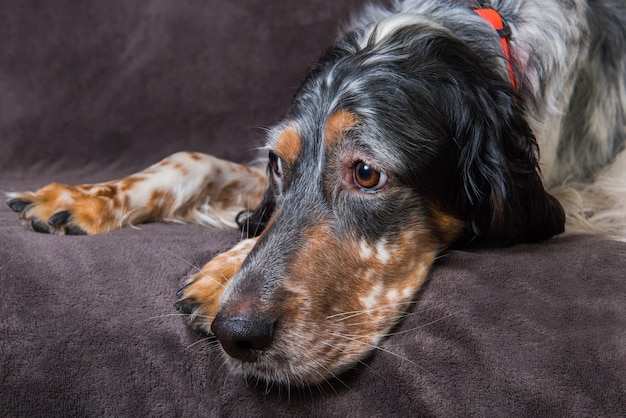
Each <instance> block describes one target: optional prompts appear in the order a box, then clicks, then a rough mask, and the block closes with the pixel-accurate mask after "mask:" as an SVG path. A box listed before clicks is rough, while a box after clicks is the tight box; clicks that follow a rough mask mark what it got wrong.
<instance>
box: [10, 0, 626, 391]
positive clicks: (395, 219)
mask: <svg viewBox="0 0 626 418" xmlns="http://www.w3.org/2000/svg"><path fill="white" fill-rule="evenodd" d="M484 3H485V4H483V3H482V2H479V1H474V0H404V1H396V2H395V3H393V4H392V5H391V6H389V7H383V6H375V5H370V6H368V7H366V8H365V10H364V11H363V12H362V13H361V14H359V15H357V16H356V17H355V18H353V19H352V20H351V21H350V22H349V23H347V24H346V25H345V26H344V28H343V29H342V30H341V32H340V35H339V36H338V37H337V39H336V41H335V43H334V44H333V45H332V46H331V47H330V48H329V49H328V50H327V51H326V52H325V53H324V55H323V56H322V57H321V59H320V60H319V62H317V63H316V64H315V65H313V67H312V68H311V69H310V70H309V72H308V73H307V75H306V77H305V79H304V81H303V83H302V85H301V86H300V87H299V89H298V91H297V93H296V94H295V97H294V99H293V101H292V103H291V107H290V109H289V111H288V113H287V115H286V116H285V118H284V119H283V121H282V122H280V123H279V124H277V125H276V126H275V127H274V128H272V129H271V130H270V132H269V134H268V141H267V147H266V152H267V153H268V158H267V159H266V160H265V161H264V162H263V163H262V164H259V165H249V166H245V165H239V164H235V163H231V162H228V161H224V160H220V159H217V158H215V157H212V156H209V155H204V154H199V153H193V152H181V153H177V154H174V155H172V156H170V157H168V158H166V159H164V160H163V161H161V162H159V163H158V164H155V165H153V166H151V167H149V168H147V169H145V170H144V171H141V172H139V173H136V174H133V175H130V176H128V177H126V178H123V179H120V180H115V181H110V182H106V183H101V184H93V185H80V186H68V185H61V184H50V185H48V186H45V187H43V188H42V189H40V190H38V191H36V192H23V193H12V194H10V195H9V201H8V204H9V206H10V207H11V208H12V209H13V210H14V211H15V212H18V213H19V217H20V219H21V221H22V222H23V223H24V224H26V225H27V226H29V227H30V228H32V229H33V230H35V231H38V232H45V233H54V234H61V235H63V234H68V235H71V234H100V233H105V232H108V231H111V230H115V229H119V228H122V227H124V226H128V225H135V224H139V223H142V222H147V221H165V222H193V223H197V224H202V225H209V226H214V227H232V228H237V227H238V228H241V229H243V231H244V232H245V233H246V235H245V236H246V237H247V238H246V239H244V240H243V241H241V242H240V243H239V244H237V245H236V246H235V247H234V248H233V249H231V250H230V251H227V252H225V253H223V254H220V255H218V256H217V257H215V258H214V259H213V260H211V261H210V262H209V263H208V264H207V265H206V266H204V267H203V268H202V270H201V271H200V272H198V273H197V274H195V275H193V276H192V277H191V278H190V279H189V282H188V284H187V285H186V286H185V287H184V288H183V289H181V290H180V291H179V292H178V294H177V297H178V301H177V302H176V305H175V306H176V308H177V309H178V310H179V311H181V312H182V313H184V314H185V315H186V316H187V317H188V318H189V320H190V321H191V323H193V324H195V325H196V326H198V327H199V328H201V329H203V330H204V331H207V332H209V333H212V334H214V335H215V336H216V337H217V339H218V340H219V342H220V343H221V346H222V348H223V351H224V352H225V353H226V354H225V356H224V357H225V360H226V362H227V363H228V365H229V366H230V369H231V370H232V371H233V373H235V374H237V375H240V376H243V377H251V378H256V379H259V380H265V381H267V382H271V383H278V384H284V385H298V386H306V385H310V384H315V383H319V382H322V381H325V380H327V379H330V378H332V377H333V376H336V375H338V374H340V373H342V372H344V371H345V370H347V369H349V368H351V367H352V366H353V365H354V364H355V363H356V362H358V361H360V360H362V359H363V358H364V357H366V356H367V355H368V354H369V353H370V352H371V351H372V350H373V349H375V348H376V347H377V346H379V344H380V342H381V340H382V339H383V338H385V336H386V335H387V334H388V333H389V331H390V329H391V328H392V327H393V326H394V325H395V324H396V322H397V321H398V319H399V318H400V317H401V316H402V314H403V312H404V311H405V309H406V307H407V305H408V304H410V303H411V302H412V301H413V300H414V298H415V295H416V292H417V291H418V290H419V289H420V287H421V286H422V285H423V284H424V282H425V280H426V278H427V275H428V271H429V269H430V267H431V265H432V264H433V262H434V261H435V259H436V258H437V256H438V255H439V254H441V252H442V251H444V250H445V249H447V248H450V247H473V246H490V247H494V246H508V245H513V244H516V243H521V242H531V241H540V240H545V239H548V238H550V237H552V236H555V235H558V234H561V233H562V232H564V230H566V229H567V230H568V231H572V232H576V231H585V232H594V233H603V234H606V235H607V236H611V237H616V238H621V239H624V237H626V232H625V231H626V228H625V226H626V175H625V173H626V169H625V168H626V156H625V155H626V152H624V151H623V149H624V145H625V143H626V6H625V5H624V2H623V1H622V0H493V1H491V2H484ZM487 3H488V4H487ZM539 150H540V152H541V155H540V157H539Z"/></svg>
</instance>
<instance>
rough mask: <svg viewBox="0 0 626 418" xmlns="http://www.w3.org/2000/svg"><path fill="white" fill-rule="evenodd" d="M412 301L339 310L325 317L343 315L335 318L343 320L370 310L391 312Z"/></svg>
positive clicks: (370, 311)
mask: <svg viewBox="0 0 626 418" xmlns="http://www.w3.org/2000/svg"><path fill="white" fill-rule="evenodd" d="M414 303H415V302H414V301H411V302H400V303H390V304H388V305H380V306H377V307H375V308H372V309H362V310H358V311H349V312H340V313H336V314H334V315H330V316H327V317H326V319H334V318H336V317H340V316H344V315H345V316H344V317H343V318H340V319H338V320H337V322H339V321H344V320H346V319H349V318H353V317H355V316H358V315H364V314H368V313H372V312H393V311H396V310H397V308H399V307H401V306H408V305H412V304H414Z"/></svg>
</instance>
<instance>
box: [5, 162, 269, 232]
mask: <svg viewBox="0 0 626 418" xmlns="http://www.w3.org/2000/svg"><path fill="white" fill-rule="evenodd" d="M266 188H267V179H266V176H265V173H264V170H263V169H262V168H259V167H248V166H243V165H239V164H235V163H232V162H228V161H225V160H220V159H218V158H215V157H212V156H210V155H206V154H199V153H191V152H180V153H176V154H174V155H171V156H170V157H168V158H165V159H164V160H162V161H161V162H159V163H158V164H155V165H153V166H151V167H149V168H147V169H145V170H143V171H141V172H139V173H136V174H133V175H131V176H128V177H125V178H123V179H120V180H114V181H110V182H106V183H99V184H89V185H80V186H68V185H63V184H57V183H53V184H50V185H48V186H45V187H43V188H41V189H39V190H37V191H36V192H23V193H10V194H8V197H9V201H8V202H7V203H8V204H9V206H10V207H11V209H13V210H14V211H15V212H18V213H19V216H20V219H21V220H22V222H23V223H24V224H26V225H28V226H29V227H31V228H32V229H33V230H35V231H38V232H47V233H53V234H59V235H64V234H100V233H104V232H108V231H112V230H115V229H119V228H122V227H124V226H127V225H136V224H139V223H143V222H151V221H165V222H194V223H199V224H204V225H212V226H216V227H236V226H237V223H236V221H235V217H236V216H237V213H238V212H239V211H241V210H244V209H250V208H254V207H256V206H257V205H258V204H259V203H260V202H261V199H262V197H263V193H264V191H265V189H266Z"/></svg>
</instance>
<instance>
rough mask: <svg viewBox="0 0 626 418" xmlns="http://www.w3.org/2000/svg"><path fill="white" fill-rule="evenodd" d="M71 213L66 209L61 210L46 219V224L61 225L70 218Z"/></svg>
mask: <svg viewBox="0 0 626 418" xmlns="http://www.w3.org/2000/svg"><path fill="white" fill-rule="evenodd" d="M71 216H72V215H71V213H70V212H69V211H67V210H62V211H61V212H57V213H55V214H54V215H52V216H51V217H50V219H48V224H50V225H52V226H61V225H65V224H67V222H68V221H69V220H70V217H71Z"/></svg>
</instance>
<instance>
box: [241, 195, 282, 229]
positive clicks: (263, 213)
mask: <svg viewBox="0 0 626 418" xmlns="http://www.w3.org/2000/svg"><path fill="white" fill-rule="evenodd" d="M275 208H276V197H275V195H274V190H273V188H272V186H270V187H268V188H267V190H266V191H265V194H264V195H263V200H262V201H261V203H260V204H259V206H258V207H257V208H256V209H254V210H244V211H242V212H239V214H238V215H237V224H238V225H239V228H240V229H241V230H242V231H243V233H244V236H246V237H256V236H258V235H260V234H261V232H263V231H264V230H265V227H267V224H268V223H269V221H270V218H271V217H272V215H273V214H274V209H275Z"/></svg>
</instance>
